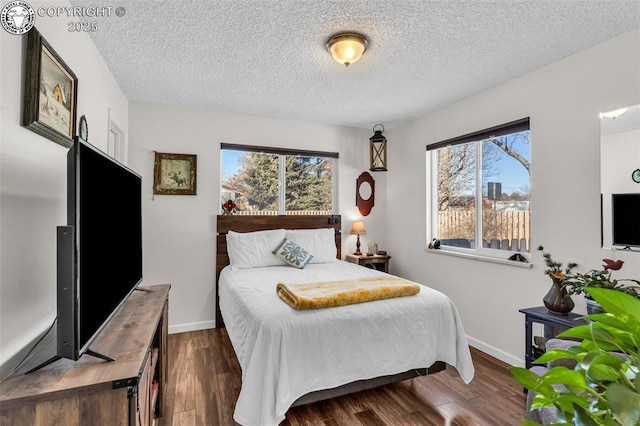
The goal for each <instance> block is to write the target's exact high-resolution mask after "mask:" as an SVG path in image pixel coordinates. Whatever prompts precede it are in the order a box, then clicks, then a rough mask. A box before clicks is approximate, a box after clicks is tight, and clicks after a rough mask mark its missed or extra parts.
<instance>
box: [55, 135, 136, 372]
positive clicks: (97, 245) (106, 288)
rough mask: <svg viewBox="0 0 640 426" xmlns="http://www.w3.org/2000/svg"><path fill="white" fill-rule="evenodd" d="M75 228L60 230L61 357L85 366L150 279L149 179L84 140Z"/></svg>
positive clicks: (72, 171)
mask: <svg viewBox="0 0 640 426" xmlns="http://www.w3.org/2000/svg"><path fill="white" fill-rule="evenodd" d="M67 225H68V226H67V227H60V228H62V230H60V229H59V231H58V234H59V241H58V306H57V314H58V324H57V342H58V343H57V354H58V356H60V357H65V358H70V359H74V360H77V359H78V358H79V357H80V356H81V355H82V354H83V353H84V352H85V351H87V350H88V347H89V345H90V344H91V342H92V340H93V339H94V338H95V336H96V335H97V334H98V332H99V331H100V330H102V328H103V327H104V326H105V325H106V323H107V322H108V320H109V319H110V318H111V317H112V315H113V314H114V313H115V312H116V310H117V309H118V308H119V307H120V305H121V304H122V303H123V302H124V301H125V300H126V298H127V297H128V296H129V295H130V294H131V292H133V290H134V289H135V288H136V286H137V285H138V284H139V283H140V282H141V281H142V179H141V177H140V176H139V175H138V174H137V173H135V172H133V171H132V170H130V169H129V168H127V167H125V166H124V165H122V164H121V163H119V162H118V161H116V160H114V159H112V158H111V157H109V156H107V155H106V154H104V153H103V152H101V151H99V150H97V149H96V148H95V147H93V146H92V145H90V144H89V143H87V142H84V141H82V140H81V139H79V138H76V140H75V141H74V145H73V147H72V148H71V149H70V150H69V153H68V156H67ZM65 230H66V231H67V232H69V235H68V237H67V238H66V240H68V241H66V240H65V238H64V237H62V240H63V242H62V244H61V242H60V233H61V232H64V231H65ZM65 241H66V242H65ZM69 257H71V258H69ZM104 355H106V356H108V354H104Z"/></svg>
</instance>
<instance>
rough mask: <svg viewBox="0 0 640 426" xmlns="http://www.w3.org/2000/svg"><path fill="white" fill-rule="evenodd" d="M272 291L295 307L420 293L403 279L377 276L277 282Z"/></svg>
mask: <svg viewBox="0 0 640 426" xmlns="http://www.w3.org/2000/svg"><path fill="white" fill-rule="evenodd" d="M276 291H277V292H278V296H280V298H281V299H282V300H284V301H285V302H287V303H288V304H289V305H290V306H291V307H293V308H295V309H316V308H329V307H333V306H343V305H351V304H354V303H362V302H369V301H372V300H379V299H388V298H390V297H400V296H411V295H413V294H417V293H419V292H420V286H419V285H418V284H415V283H412V282H410V281H407V280H405V279H403V278H399V277H395V276H391V275H379V276H374V277H365V278H356V279H352V280H340V281H327V282H317V283H310V284H284V283H278V284H277V285H276Z"/></svg>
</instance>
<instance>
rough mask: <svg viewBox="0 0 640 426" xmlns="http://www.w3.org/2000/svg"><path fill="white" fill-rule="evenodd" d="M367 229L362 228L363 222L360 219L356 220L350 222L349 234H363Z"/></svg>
mask: <svg viewBox="0 0 640 426" xmlns="http://www.w3.org/2000/svg"><path fill="white" fill-rule="evenodd" d="M366 233H367V230H366V229H364V222H363V221H361V220H356V221H354V222H353V223H352V224H351V234H352V235H365V234H366Z"/></svg>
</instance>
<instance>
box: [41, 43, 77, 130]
mask: <svg viewBox="0 0 640 426" xmlns="http://www.w3.org/2000/svg"><path fill="white" fill-rule="evenodd" d="M73 84H74V81H73V78H72V77H71V76H70V75H69V74H67V73H66V71H65V70H64V68H63V67H62V66H61V65H60V63H59V62H58V61H57V60H56V59H55V57H54V56H53V55H52V54H51V52H49V51H48V50H47V48H46V47H43V49H42V59H41V72H40V95H39V111H38V121H40V123H42V124H45V125H47V126H49V127H51V128H52V129H53V130H56V131H57V132H60V133H62V134H63V135H66V136H67V137H72V136H73V130H72V125H71V123H72V121H71V105H72V101H73V98H72V96H73Z"/></svg>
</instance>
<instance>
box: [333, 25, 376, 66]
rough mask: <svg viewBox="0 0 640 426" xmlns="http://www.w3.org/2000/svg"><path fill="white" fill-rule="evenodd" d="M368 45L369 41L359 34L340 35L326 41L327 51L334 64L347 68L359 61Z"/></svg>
mask: <svg viewBox="0 0 640 426" xmlns="http://www.w3.org/2000/svg"><path fill="white" fill-rule="evenodd" d="M368 45H369V40H367V39H366V37H365V36H363V35H361V34H356V33H340V34H336V35H334V36H333V37H331V38H330V39H329V40H328V41H327V50H328V51H329V52H330V53H331V56H333V59H335V60H336V62H339V63H341V64H344V65H345V66H346V67H348V66H349V65H351V64H353V63H354V62H357V61H358V59H360V57H361V56H362V54H363V53H364V51H365V50H367V46H368Z"/></svg>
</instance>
